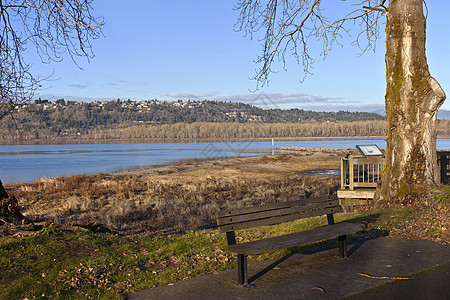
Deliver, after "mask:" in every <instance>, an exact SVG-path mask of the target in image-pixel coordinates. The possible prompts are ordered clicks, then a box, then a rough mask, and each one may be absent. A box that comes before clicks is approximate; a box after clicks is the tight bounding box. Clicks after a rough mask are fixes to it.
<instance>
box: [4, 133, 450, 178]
mask: <svg viewBox="0 0 450 300" xmlns="http://www.w3.org/2000/svg"><path fill="white" fill-rule="evenodd" d="M372 144H376V145H378V146H379V147H380V148H383V149H384V148H385V146H386V144H385V141H384V140H381V139H358V140H356V139H304V140H275V146H276V147H291V146H297V147H305V148H315V147H324V148H337V149H347V148H355V146H356V145H372ZM437 148H438V149H439V150H450V139H449V138H448V137H446V138H440V139H438V141H437ZM278 152H280V151H278ZM271 153H272V142H271V141H270V140H264V141H252V142H248V141H245V142H214V143H210V142H208V143H203V142H202V143H148V144H70V145H0V180H1V181H2V182H4V183H5V182H20V181H35V180H37V179H39V178H42V177H57V176H69V175H75V174H95V173H99V172H104V173H111V172H120V171H128V170H134V169H144V168H151V167H156V166H162V165H171V164H177V163H182V162H186V161H191V160H199V159H214V158H220V157H231V156H248V155H261V154H271Z"/></svg>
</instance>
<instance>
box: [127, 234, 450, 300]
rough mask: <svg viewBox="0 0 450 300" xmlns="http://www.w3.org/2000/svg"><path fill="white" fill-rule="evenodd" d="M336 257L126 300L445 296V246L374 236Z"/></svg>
mask: <svg viewBox="0 0 450 300" xmlns="http://www.w3.org/2000/svg"><path fill="white" fill-rule="evenodd" d="M336 253H337V249H336V248H333V249H328V250H323V251H319V252H316V253H303V254H298V253H296V254H292V255H288V256H286V257H283V258H281V259H278V260H273V261H268V262H262V263H256V264H252V265H249V276H250V281H251V282H252V283H253V284H255V287H253V288H243V287H240V286H238V285H235V284H234V283H233V281H234V280H236V276H237V271H236V270H228V271H224V272H220V273H217V274H213V275H208V276H203V277H198V278H193V279H189V280H184V281H181V282H176V283H174V284H171V285H165V286H161V287H157V288H153V289H149V290H144V291H141V292H138V293H134V294H130V295H128V297H127V298H128V299H341V298H345V297H350V298H349V299H380V298H381V299H384V300H387V299H445V298H446V296H447V297H448V295H450V284H449V282H450V277H449V268H450V263H449V261H450V245H439V244H436V243H433V242H429V241H418V240H402V239H392V238H378V239H371V240H359V241H356V242H354V243H352V244H350V245H349V253H350V255H351V257H352V258H353V260H344V259H340V258H338V257H336V256H335V254H336ZM399 278H408V279H399ZM403 296H405V297H403ZM447 299H448V298H447Z"/></svg>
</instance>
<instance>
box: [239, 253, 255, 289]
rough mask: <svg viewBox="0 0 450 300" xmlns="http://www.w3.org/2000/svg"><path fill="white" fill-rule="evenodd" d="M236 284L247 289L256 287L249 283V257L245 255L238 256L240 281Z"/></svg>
mask: <svg viewBox="0 0 450 300" xmlns="http://www.w3.org/2000/svg"><path fill="white" fill-rule="evenodd" d="M236 283H237V284H239V285H241V286H243V287H246V288H251V287H254V286H255V285H253V284H250V283H248V273H247V255H245V254H238V280H237V282H236Z"/></svg>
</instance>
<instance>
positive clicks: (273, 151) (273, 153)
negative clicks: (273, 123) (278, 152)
mask: <svg viewBox="0 0 450 300" xmlns="http://www.w3.org/2000/svg"><path fill="white" fill-rule="evenodd" d="M272 155H275V143H274V141H273V139H272Z"/></svg>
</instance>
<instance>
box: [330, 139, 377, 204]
mask: <svg viewBox="0 0 450 300" xmlns="http://www.w3.org/2000/svg"><path fill="white" fill-rule="evenodd" d="M356 149H357V150H358V151H359V153H361V155H351V154H347V155H346V156H344V157H342V158H341V188H340V189H339V190H338V192H337V195H338V198H339V199H340V200H341V205H342V206H343V207H346V208H348V207H350V209H352V208H353V206H354V205H366V204H369V203H368V201H370V200H372V199H373V196H374V195H375V190H376V187H377V184H378V181H380V179H381V173H382V172H383V166H384V155H383V152H382V151H381V149H380V148H379V147H378V146H377V145H357V146H356Z"/></svg>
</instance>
